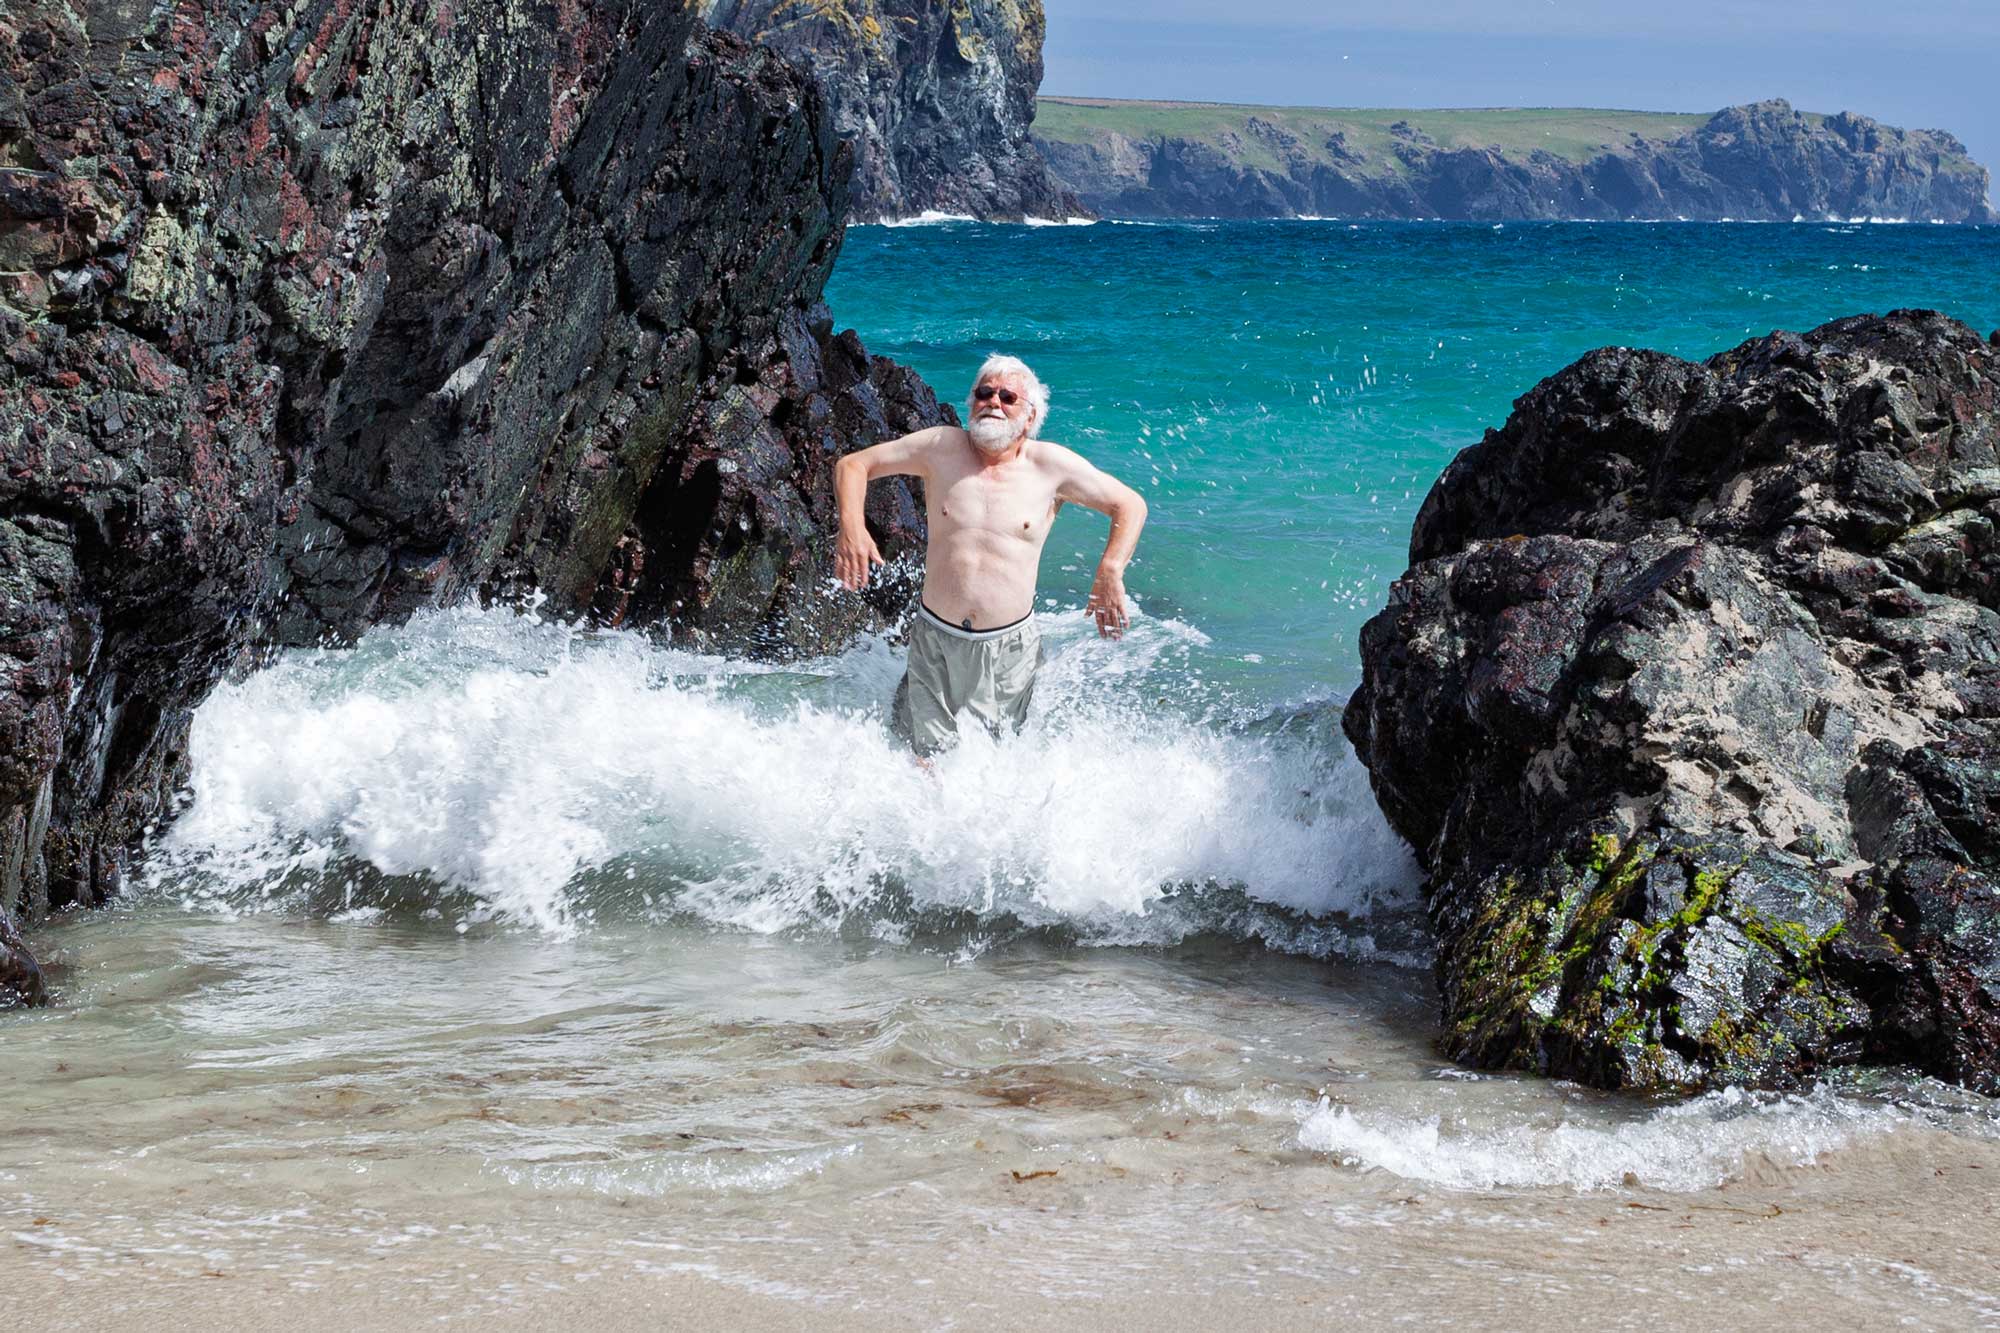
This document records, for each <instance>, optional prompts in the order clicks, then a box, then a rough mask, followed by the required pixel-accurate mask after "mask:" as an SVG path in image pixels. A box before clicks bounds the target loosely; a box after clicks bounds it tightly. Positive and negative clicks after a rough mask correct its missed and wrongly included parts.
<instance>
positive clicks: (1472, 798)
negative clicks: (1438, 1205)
mask: <svg viewBox="0 0 2000 1333" xmlns="http://www.w3.org/2000/svg"><path fill="white" fill-rule="evenodd" d="M1996 340H2000V335H1996ZM1996 534H2000V350H1996V348H1995V347H1993V346H1989V345H1988V344H1987V343H1984V342H1982V341H1981V340H1980V339H1979V337H1978V336H1977V335H1976V334H1975V333H1973V331H1972V330H1970V329H1967V328H1966V327H1964V326H1963V325H1961V324H1958V323H1956V322H1954V321H1952V320H1949V319H1946V318H1944V317H1943V316H1941V315H1936V314H1931V313H1927V312H1912V311H1902V312H1896V313H1893V314H1891V315H1889V316H1887V317H1886V318H1876V317H1857V318H1853V319H1847V320H1841V321H1838V322H1836V323H1833V324H1828V325H1826V326H1824V327H1822V328H1819V329H1816V330H1814V331H1813V332H1811V333H1809V334H1805V335H1803V336H1800V335H1796V334H1789V333H1778V334H1773V335H1771V336H1770V337H1768V338H1764V339H1760V340H1758V341H1755V342H1750V343H1745V344H1744V345H1743V346H1741V347H1739V348H1737V349H1735V350H1734V351H1731V352H1726V353H1724V354H1722V355H1720V356H1717V357H1715V358H1713V359H1711V360H1709V361H1707V362H1705V363H1703V364H1701V365H1695V364H1692V363H1689V362H1686V361H1681V360H1678V359H1676V358H1673V357H1669V356H1663V355H1660V354H1657V353H1652V352H1641V351H1631V350H1627V349H1623V348H1609V349H1605V350H1603V351H1598V352H1593V353H1591V354H1590V355H1589V356H1587V357H1585V358H1583V359H1582V360H1581V361H1579V362H1577V363H1576V364H1575V365H1573V366H1571V367H1569V368H1568V369H1567V370H1564V371H1562V372H1561V373H1559V374H1557V375H1555V376H1553V377H1551V378H1550V379H1548V380H1546V381H1544V382H1543V383H1542V384H1540V385H1539V386H1537V387H1536V388H1535V389H1534V390H1533V391H1532V392H1531V393H1529V394H1527V395H1526V396H1525V397H1523V398H1521V399H1520V400H1519V401H1518V402H1517V403H1516V404H1515V410H1514V413H1513V416H1512V417H1511V418H1510V419H1509V420H1508V422H1507V424H1506V426H1505V427H1504V428H1503V429H1501V430H1499V431H1494V432H1488V434H1487V436H1486V438H1485V440H1484V441H1482V442H1481V443H1480V444H1478V445H1475V446H1473V447H1472V448H1470V449H1467V450H1466V451H1465V452H1463V453H1461V454H1460V455H1459V456H1458V458H1457V459H1456V460H1455V461H1454V462H1453V463H1452V464H1451V466H1450V467H1449V468H1448V469H1446V471H1445V473H1444V475H1443V476H1442V477H1441V478H1440V479H1439V481H1438V483H1437V485H1436V486H1435V487H1434V488H1433V489H1432V491H1431V493H1430V496H1429V497H1428V498H1427V499H1426V501H1425V502H1424V505H1423V508H1422V510H1421V512H1420V513H1419V515H1418V518H1417V521H1416V526H1415V529H1414V532H1413V534H1412V537H1411V544H1410V560H1411V568H1410V570H1409V571H1408V573H1406V574H1405V575H1404V577H1403V578H1402V579H1401V580H1400V581H1399V582H1398V583H1397V584H1396V585H1395V587H1394V589H1393V591H1392V593H1391V595H1390V603H1389V606H1388V608H1387V609H1386V610H1384V611H1383V612H1382V613H1381V614H1379V615H1378V616H1376V617H1375V618H1374V619H1373V620H1371V621H1370V622H1369V623H1368V625H1367V626H1366V627H1365V628H1364V630H1363V631H1362V657H1363V664H1364V675H1363V682H1362V685H1361V687H1360V689H1359V690H1358V691H1357V692H1356V693H1355V695H1354V697H1353V698H1352V700H1350V702H1349V704H1348V706H1347V710H1346V713H1345V718H1344V721H1345V725H1346V730H1347V733H1348V736H1349V737H1350V739H1351V740H1352V741H1353V742H1354V745H1355V747H1356V749H1357V751H1358V752H1359V753H1360V755H1361V757H1362V759H1363V761H1364V762H1365V763H1366V764H1367V765H1368V767H1369V770H1370V773H1371V776H1372V779H1373V783H1374V787H1375V791H1376V794H1377V796H1378V797H1379V799H1380V800H1381V803H1382V807H1383V809H1384V810H1385V811H1386V812H1387V814H1388V816H1389V818H1390V820H1391V821H1392V822H1393V823H1394V824H1395V826H1396V827H1397V828H1398V829H1399V830H1400V831H1401V832H1402V833H1403V834H1404V835H1405V836H1406V837H1408V838H1409V839H1410V841H1411V842H1412V844H1413V845H1414V846H1415V847H1416V848H1417V849H1418V851H1419V854H1420V856H1421V857H1422V858H1423V861H1424V863H1425V865H1426V867H1427V869H1428V871H1429V876H1430V878H1429V905H1430V913H1431V917H1432V920H1433V923H1434V924H1435V926H1436V928H1437V932H1438V939H1439V977H1440V982H1441V990H1442V996H1443V1022H1444V1037H1443V1044H1444V1047H1445V1049H1446V1050H1447V1051H1448V1052H1449V1053H1450V1054H1451V1055H1452V1056H1454V1057H1455V1058H1457V1059H1460V1060H1464V1061H1467V1062H1469V1063H1473V1064H1478V1065H1483V1066H1507V1067H1516V1068H1528V1069H1538V1070H1541V1071H1543V1072H1546V1073H1550V1074H1554V1075H1558V1076H1562V1077H1567V1078H1576V1079H1581V1080H1584V1081H1587V1082H1591V1083H1596V1084H1601V1085H1608V1086H1630V1087H1641V1088H1667V1087H1672V1088H1691V1087H1700V1086H1705V1085H1710V1084H1716V1083H1723V1082H1753V1083H1773V1084H1784V1083H1788V1082H1793V1081H1796V1080H1798V1079H1801V1078H1803V1077H1806V1076H1807V1075H1809V1074H1811V1073H1812V1072H1813V1071H1816V1070H1819V1069H1822V1068H1825V1067H1828V1066H1831V1065H1838V1064H1844V1063H1852V1062H1858V1061H1894V1062H1909V1063H1913V1064H1916V1065H1919V1066H1921V1067H1923V1068H1926V1069H1929V1070H1932V1071H1935V1072H1937V1073H1939V1074H1942V1075H1944V1076H1947V1077H1950V1078H1953V1079H1957V1080H1962V1081H1964V1082H1966V1083H1968V1084H1971V1085H1973V1086H1976V1087H1979V1088H1981V1089H1983V1090H1985V1091H1987V1092H1990V1093H1991V1092H2000V536H1996Z"/></svg>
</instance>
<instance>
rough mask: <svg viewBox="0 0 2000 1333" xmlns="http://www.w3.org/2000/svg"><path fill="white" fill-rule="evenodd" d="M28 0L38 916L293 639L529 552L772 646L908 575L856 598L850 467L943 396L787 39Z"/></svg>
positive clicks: (25, 486)
mask: <svg viewBox="0 0 2000 1333" xmlns="http://www.w3.org/2000/svg"><path fill="white" fill-rule="evenodd" d="M17 13H18V14H19V16H18V17H12V16H10V20H9V22H8V23H7V24H5V25H0V270H4V272H0V462H4V468H0V653H4V654H5V655H6V657H7V659H8V661H9V665H10V668H11V669H10V671H9V672H8V673H7V674H6V676H5V677H4V678H0V918H5V917H6V916H7V915H8V914H10V913H18V914H25V915H27V916H34V915H37V914H39V913H42V912H45V911H48V910H51V909H54V908H60V907H64V906H67V905H70V904H91V903H96V902H99V901H101V900H102V899H103V898H105V897H106V896H107V895H109V894H110V893H112V892H114V891H115V890H116V889H117V887H118V884H119V880H120V877H121V874H122V866H123V862H124V860H125V856H126V851H125V849H126V848H127V847H128V845H129V844H130V842H131V840H132V839H133V838H134V837H135V835H137V834H138V833H139V832H140V831H141V830H142V829H143V828H144V827H145V826H146V825H147V824H148V823H149V822H150V821H153V820H155V819H157V818H159V817H160V816H161V815H162V813H163V812H164V810H165V805H166V802H167V800H168V797H169V794H170V793H171V792H172V791H173V789H174V788H175V786H176V784H177V783H178V782H179V781H180V779H181V777H182V776H183V773H184V769H185V743H186V736H187V728H188V721H189V716H190V710H191V709H192V707H193V706H194V705H195V704H196V703H197V702H199V700H200V699H201V697H202V696H203V694H204V693H205V692H206V691H207V689H208V688H209V686H210V685H211V684H212V683H213V682H214V681H215V680H216V679H217V678H218V676H219V675H220V674H221V673H223V672H224V671H226V670H229V669H231V668H232V667H242V666H247V665H250V664H252V663H253V662H254V661H255V659H256V655H257V654H258V653H259V652H260V651H263V650H265V649H268V648H269V647H271V646H273V645H278V644H298V643H310V642H318V641H322V640H325V639H329V638H331V639H334V640H340V639H344V638H347V637H350V636H352V635H354V634H355V633H358V632H359V631H360V630H362V629H363V628H365V627H366V626H368V625H370V624H372V623H375V622H377V621H380V620H382V619H385V618H391V617H397V616H402V615H405V614H408V613H409V612H412V611H414V610H417V609H419V608H422V607H426V606H434V605H438V604H442V603H445V602H449V601H453V600H456V599H459V598H462V597H465V596H470V595H479V594H494V593H505V592H510V591H515V592H522V593H525V592H527V591H528V590H530V589H532V590H536V591H538V592H540V593H542V594H544V595H546V596H547V598H548V599H549V601H550V603H551V604H552V606H553V609H555V610H557V611H559V612H563V613H573V614H590V615H594V616H595V617H596V618H598V619H599V620H601V621H603V622H606V623H642V622H644V623H651V622H653V621H655V620H659V621H662V622H664V621H669V620H670V621H672V622H673V625H674V632H676V633H684V634H687V635H690V636H693V637H695V638H697V639H699V640H700V641H702V642H704V643H708V644H712V645H717V646H728V647H732V648H741V649H747V650H750V651H761V652H769V653H786V652H807V651H815V650H818V649H821V648H825V647H827V646H830V645H832V644H836V643H839V642H841V641H843V640H844V639H845V638H847V637H848V636H850V635H851V634H852V633H853V632H855V631H856V630H857V629H858V628H860V627H862V626H864V625H866V624H870V623H876V622H877V621H879V619H880V617H881V616H882V615H883V614H884V613H885V612H890V611H893V610H897V609H900V608H898V607H896V606H895V604H894V603H895V599H896V597H897V596H898V594H899V592H901V591H905V590H901V589H898V588H896V587H894V586H891V587H889V588H887V589H885V590H884V591H883V592H882V593H881V594H880V595H879V597H878V598H877V601H876V603H875V604H874V605H873V606H871V605H869V604H867V603H864V602H862V601H861V600H859V599H855V598H842V599H832V598H829V597H827V596H825V595H824V589H825V587H826V586H827V578H828V572H829V570H830V561H831V546H830V541H829V539H828V538H827V537H825V536H824V535H823V534H826V533H828V532H830V531H831V527H832V525H831V524H830V522H829V521H828V519H829V516H830V514H831V512H832V504H833V500H832V494H831V488H830V469H831V465H832V462H833V461H834V459H835V458H836V457H837V456H838V455H839V454H840V453H842V452H843V451H845V450H847V449H850V448H853V447H856V446H859V445H865V444H869V443H874V442H875V441H877V440H880V439H883V438H887V437H889V436H893V435H896V434H900V433H903V432H905V431H908V430H911V429H915V428H917V427H919V426H923V425H928V424H934V423H936V422H938V421H941V420H945V419H948V418H949V415H950V414H949V412H948V411H947V410H941V409H940V408H939V407H938V405H937V403H936V401H935V399H934V397H933V396H932V394H931V393H930V391H929V390H928V389H927V388H926V387H925V386H924V385H923V384H922V383H921V382H920V381H919V380H917V378H916V377H915V376H914V375H912V374H910V373H909V372H907V371H905V370H903V369H901V368H899V367H897V366H894V365H893V364H891V363H889V362H887V361H885V360H883V359H881V358H875V357H870V356H869V355H868V354H867V353H866V351H865V350H864V349H863V348H862V347H861V345H860V343H859V342H858V341H857V340H856V339H855V338H854V337H853V335H852V334H851V333H849V334H842V335H839V336H835V334H834V332H833V328H832V324H831V320H830V317H829V315H828V312H827V311H826V309H825V307H824V306H823V305H822V304H820V302H819V294H820V291H821V288H822V285H823V283H824V281H825V279H826V276H827V274H828V272H829V271H830V269H831V267H832V264H833V262H834V258H835V256H836V254H837V252H838V249H839V245H840V239H841V227H842V219H843V216H844V210H845V207H846V199H847V189H848V181H849V175H850V161H849V154H848V151H847V150H846V149H845V148H844V147H842V146H841V145H840V144H839V142H838V140H837V139H836V136H835V135H834V133H833V129H832V126H831V123H830V121H829V120H828V118H827V116H826V114H825V111H824V108H823V106H822V103H821V101H820V98H819V96H818V94H817V92H816V90H815V89H814V87H813V86H812V84H811V82H810V81H809V80H808V79H807V78H806V77H805V76H804V75H802V74H801V73H799V72H798V71H797V70H795V69H793V68H792V67H790V66H789V65H787V64H786V63H785V62H784V61H783V60H782V59H780V58H779V57H778V56H777V55H775V54H774V53H772V52H771V51H769V50H765V49H761V48H756V47H753V46H751V45H749V44H747V43H745V42H743V41H741V40H739V39H737V38H735V37H733V36H730V35H728V34H724V33H715V32H711V31H709V30H707V29H706V28H705V27H703V26H702V25H701V24H700V23H699V22H698V21H697V20H696V18H695V17H694V15H693V13H692V12H690V11H686V10H684V9H682V8H680V7H676V6H660V5H648V4H643V3H639V2H638V0H574V2H566V3H564V4H560V5H556V6H542V5H535V4H530V3H525V0H471V2H470V3H468V2H466V0H440V2H439V3H436V4H426V5H420V6H417V7H413V8H408V9H403V8H384V7H381V6H350V5H347V4H343V3H338V2H337V0H307V2H306V3H303V4H298V5H293V6H291V7H289V8H286V9H273V8H270V7H268V6H261V5H257V4H252V3H248V2H247V0H243V2H241V3H237V2H233V0H210V2H209V3H206V4H201V5H194V4H184V5H179V6H174V7H167V8H154V7H144V6H142V7H138V8H134V7H132V6H126V5H118V4H112V3H108V2H105V3H98V2H97V0H90V2H88V3H83V4H79V5H74V6H39V7H30V8H29V9H27V10H26V11H17ZM875 489H876V491H877V494H876V495H875V496H874V497H873V498H872V499H871V510H870V515H871V518H872V519H873V520H874V521H875V523H876V526H877V529H878V535H879V537H880V539H881V542H882V546H883V550H884V552H885V553H886V554H888V555H889V556H890V557H891V558H892V559H893V558H894V557H895V556H896V555H897V554H899V553H903V552H908V551H912V550H914V549H916V547H917V546H918V545H919V544H920V543H921V540H922V517H921V509H920V508H919V507H918V506H917V505H916V504H915V501H914V497H913V496H912V495H911V494H910V493H909V492H907V491H905V490H900V489H898V488H896V487H877V488H875ZM6 947H7V948H8V949H11V948H12V947H13V946H12V944H11V943H8V944H7V945H6ZM8 957H10V958H11V957H12V954H8ZM6 966H11V964H5V963H0V968H4V967H6ZM8 975H10V974H6V973H4V971H0V988H4V987H5V986H6V984H7V977H8ZM15 989H17V990H19V989H20V987H19V986H18V985H17V986H15Z"/></svg>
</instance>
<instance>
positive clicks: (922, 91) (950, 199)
mask: <svg viewBox="0 0 2000 1333" xmlns="http://www.w3.org/2000/svg"><path fill="white" fill-rule="evenodd" d="M707 10H708V19H709V22H711V23H713V24H714V25H715V26H717V27H720V28H727V29H729V30H730V31H732V32H735V33H737V34H739V35H741V36H743V37H747V38H750V39H751V40H753V41H758V42H765V43H769V44H770V45H771V46H772V47H774V48H776V49H777V50H779V51H781V52H783V53H784V54H785V56H786V57H787V58H789V59H791V60H792V61H793V62H795V63H796V64H798V65H799V66H800V67H801V68H803V69H806V70H808V71H810V72H811V74H812V76H813V78H814V79H815V80H816V81H817V82H818V83H819V85H820V89H821V91H822V92H824V93H825V95H826V98H827V103H828V106H829V108H830V111H831V114H832V118H833V125H834V131H835V133H837V134H838V135H839V136H840V137H841V139H842V140H843V141H845V142H848V143H850V144H852V145H853V147H854V154H855V161H854V198H853V203H852V208H851V216H852V217H853V219H854V220H855V221H857V222H879V221H883V220H886V219H892V218H903V217H914V216H916V215H918V214H922V213H925V212H937V213H952V214H958V215H962V216H969V217H977V218H986V219H991V220H998V221H1019V220H1020V219H1022V218H1023V217H1033V218H1056V219H1060V218H1066V217H1073V216H1078V215H1082V214H1084V213H1085V212H1086V210H1085V209H1084V207H1083V206H1082V205H1081V204H1079V203H1078V202H1077V201H1076V199H1075V197H1074V196H1072V195H1071V194H1070V193H1069V192H1068V191H1066V190H1064V189H1063V188H1062V187H1061V186H1059V185H1057V184H1055V183H1054V182H1052V181H1051V180H1050V178H1049V172H1048V166H1047V164H1046V163H1045V162H1044V161H1043V160H1042V155H1041V152H1040V151H1039V150H1038V149H1037V148H1036V147H1035V144H1034V141H1033V139H1032V138H1031V137H1030V134H1029V126H1030V124H1031V123H1032V122H1033V121H1034V118H1035V92H1036V90H1037V89H1039V88H1040V87H1041V83H1042V39H1043V37H1044V34H1045V32H1046V27H1047V25H1046V21H1045V20H1044V18H1043V14H1042V5H1041V0H812V2H811V3H799V0H707Z"/></svg>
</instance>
